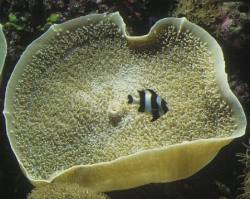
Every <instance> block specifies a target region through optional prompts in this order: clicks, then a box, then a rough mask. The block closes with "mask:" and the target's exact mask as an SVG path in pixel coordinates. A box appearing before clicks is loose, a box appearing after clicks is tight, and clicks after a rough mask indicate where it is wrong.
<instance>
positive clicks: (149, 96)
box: [128, 89, 169, 122]
mask: <svg viewBox="0 0 250 199" xmlns="http://www.w3.org/2000/svg"><path fill="white" fill-rule="evenodd" d="M138 93H139V99H138V98H135V97H132V96H131V95H128V103H129V104H139V105H140V106H139V109H138V111H139V112H148V113H151V114H152V116H153V119H152V120H151V122H153V121H155V120H157V119H158V118H159V117H161V116H162V115H164V114H165V113H167V112H168V111H169V108H168V105H167V102H166V101H165V100H164V99H162V98H161V97H160V96H159V95H157V94H156V92H155V91H153V90H151V89H145V90H141V91H138Z"/></svg>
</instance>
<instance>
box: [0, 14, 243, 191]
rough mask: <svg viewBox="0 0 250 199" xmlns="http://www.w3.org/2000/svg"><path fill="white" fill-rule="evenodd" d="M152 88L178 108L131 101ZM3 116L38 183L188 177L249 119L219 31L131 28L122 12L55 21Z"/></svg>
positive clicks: (167, 24) (186, 26) (165, 25)
mask: <svg viewBox="0 0 250 199" xmlns="http://www.w3.org/2000/svg"><path fill="white" fill-rule="evenodd" d="M146 88H150V89H153V90H155V91H157V93H159V94H160V95H161V96H162V97H163V98H165V99H167V101H168V105H169V107H170V111H169V112H168V113H167V114H165V115H163V116H162V117H161V118H159V119H158V120H157V121H155V122H150V120H151V116H150V115H149V114H145V113H139V112H138V111H137V109H138V107H137V106H136V105H128V104H127V95H128V94H131V95H133V96H135V95H136V94H137V90H143V89H146ZM4 115H5V118H6V126H7V134H8V137H9V140H10V143H11V146H12V149H13V151H14V152H15V154H16V157H17V159H18V161H19V164H20V166H21V168H22V170H23V172H24V173H25V175H26V176H27V177H28V179H29V180H30V181H31V182H32V183H33V184H34V185H36V186H39V185H41V184H44V183H49V182H66V183H71V182H72V183H78V184H79V185H82V186H84V187H85V188H90V189H92V190H96V191H111V190H119V189H128V188H131V187H136V186H140V185H143V184H147V183H154V182H155V183H157V182H170V181H174V180H178V179H183V178H187V177H189V176H191V175H193V174H194V173H196V172H197V171H199V170H200V169H201V168H203V167H204V166H205V165H207V164H208V163H209V162H210V161H211V160H212V159H213V158H214V157H215V156H216V154H217V153H218V152H219V150H220V149H221V148H222V147H223V146H225V145H227V144H229V143H230V142H231V141H232V140H233V139H234V138H236V137H239V136H242V135H243V134H244V132H245V128H246V118H245V114H244V112H243V109H242V107H241V105H240V103H239V102H238V100H237V98H236V97H235V96H234V95H233V93H232V92H231V90H230V88H229V86H228V83H227V76H226V74H225V64H224V59H223V53H222V51H221V48H220V46H219V45H218V43H217V42H216V41H215V39H214V38H212V37H211V36H210V35H209V34H208V33H207V32H206V31H205V30H203V29H202V28H200V27H198V26H197V25H195V24H193V23H190V22H189V21H187V20H186V19H185V18H166V19H162V20H160V21H158V22H157V23H156V24H155V25H154V26H153V27H152V28H151V30H150V32H149V33H148V34H147V35H144V36H136V37H133V36H129V35H128V34H127V33H126V29H125V24H124V22H123V19H122V18H121V16H120V15H119V13H112V14H92V15H88V16H84V17H80V18H76V19H73V20H70V21H68V22H65V23H63V24H60V25H54V26H52V27H51V28H50V29H49V30H48V31H47V32H46V33H44V34H43V35H42V36H41V37H40V38H38V39H37V40H35V41H34V42H33V43H32V44H31V45H30V46H29V47H28V48H27V49H26V51H25V52H24V53H23V55H22V57H21V58H20V60H19V62H18V63H17V65H16V67H15V69H14V72H13V73H12V75H11V78H10V80H9V82H8V86H7V90H6V97H5V107H4Z"/></svg>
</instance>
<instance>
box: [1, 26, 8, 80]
mask: <svg viewBox="0 0 250 199" xmlns="http://www.w3.org/2000/svg"><path fill="white" fill-rule="evenodd" d="M6 54H7V43H6V39H5V36H4V34H3V31H2V25H1V24H0V84H1V81H2V70H3V66H4V61H5V57H6Z"/></svg>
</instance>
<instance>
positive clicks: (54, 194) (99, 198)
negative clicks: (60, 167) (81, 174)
mask: <svg viewBox="0 0 250 199" xmlns="http://www.w3.org/2000/svg"><path fill="white" fill-rule="evenodd" d="M27 199H108V197H107V196H106V195H104V194H102V193H95V192H93V191H91V190H88V189H84V188H82V187H81V186H79V185H78V184H64V183H63V184H61V183H58V184H54V183H52V184H48V185H45V186H42V187H39V188H36V189H34V190H33V191H32V192H31V193H30V194H29V195H28V197H27Z"/></svg>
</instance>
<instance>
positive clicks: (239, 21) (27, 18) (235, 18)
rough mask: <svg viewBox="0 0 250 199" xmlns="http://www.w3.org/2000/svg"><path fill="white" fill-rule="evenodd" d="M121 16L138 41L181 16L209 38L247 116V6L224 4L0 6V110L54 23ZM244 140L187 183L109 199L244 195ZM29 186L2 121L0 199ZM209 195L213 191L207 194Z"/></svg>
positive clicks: (102, 0)
mask: <svg viewBox="0 0 250 199" xmlns="http://www.w3.org/2000/svg"><path fill="white" fill-rule="evenodd" d="M113 11H119V12H120V13H121V15H122V16H123V18H124V19H125V22H126V24H128V31H129V32H130V34H131V35H142V34H145V33H147V32H148V30H149V28H150V27H151V26H152V25H153V24H154V22H156V21H157V20H158V19H160V18H163V17H168V16H177V17H181V16H185V17H186V18H187V19H189V20H190V21H192V22H194V23H197V24H198V25H200V26H202V27H203V28H205V29H206V30H207V31H208V32H209V33H210V34H212V35H213V36H214V37H216V39H217V40H218V42H219V43H220V45H221V46H222V49H223V52H224V56H225V61H226V70H227V72H228V75H229V83H230V85H231V88H232V89H233V91H234V92H235V94H236V95H237V97H238V98H239V99H240V101H241V103H242V105H243V107H244V109H245V112H246V115H247V118H249V113H250V87H249V86H250V77H249V74H250V73H249V66H250V56H249V55H250V2H249V1H244V0H242V1H239V0H237V1H228V0H227V1H226V0H204V1H200V0H117V1H115V0H22V1H20V0H0V23H2V24H3V26H4V32H5V34H6V37H7V42H8V55H7V59H6V64H5V68H4V74H5V76H4V79H3V83H2V85H1V89H0V110H1V111H2V110H3V99H4V92H5V87H6V84H7V80H8V79H9V76H10V74H11V71H12V70H13V68H14V66H15V64H16V62H17V60H18V59H19V57H20V55H21V53H22V52H23V51H24V49H25V48H26V47H27V45H28V44H30V43H31V42H32V41H33V40H34V39H36V38H37V37H39V36H40V35H41V34H42V33H43V32H44V31H46V30H47V29H48V27H49V26H50V25H51V24H53V23H61V22H63V21H66V20H68V19H71V18H75V17H78V16H82V15H86V14H89V13H102V12H113ZM242 143H245V144H249V127H248V129H247V134H246V136H245V137H243V138H241V139H238V140H236V141H235V142H234V143H233V144H231V145H230V146H228V147H225V148H224V149H223V150H222V151H221V153H220V154H219V156H217V157H216V158H215V159H214V160H213V161H212V162H211V163H210V164H209V165H208V166H206V168H204V169H203V170H202V171H200V172H198V173H197V174H195V175H194V176H192V177H191V178H189V179H186V180H181V181H177V182H173V183H166V184H151V185H146V186H142V187H139V188H135V189H130V190H125V191H116V192H111V193H108V195H109V196H110V198H111V199H112V198H114V199H116V198H118V199H121V198H122V199H123V198H124V199H125V198H138V199H139V198H146V199H147V198H159V199H160V198H178V199H188V198H203V199H206V198H227V199H231V198H235V197H236V196H237V195H240V194H242V191H243V189H242V188H241V187H242V183H243V179H244V178H243V177H240V176H242V175H243V174H244V169H245V166H246V165H245V164H242V163H241V162H240V161H239V159H240V158H239V157H237V155H236V154H238V153H245V150H246V148H245V146H244V145H243V144H242ZM32 188H33V187H32V185H31V184H30V183H29V182H28V181H27V179H26V178H25V177H24V176H23V174H22V172H21V171H20V169H19V167H18V163H17V161H16V159H15V157H14V155H13V153H12V152H11V149H10V146H9V143H8V140H7V138H6V132H5V124H4V118H3V115H2V114H1V120H0V197H1V198H10V199H12V198H15V199H24V198H26V196H27V194H28V193H29V192H30V191H31V189H32ZM211 190H212V191H211Z"/></svg>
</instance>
